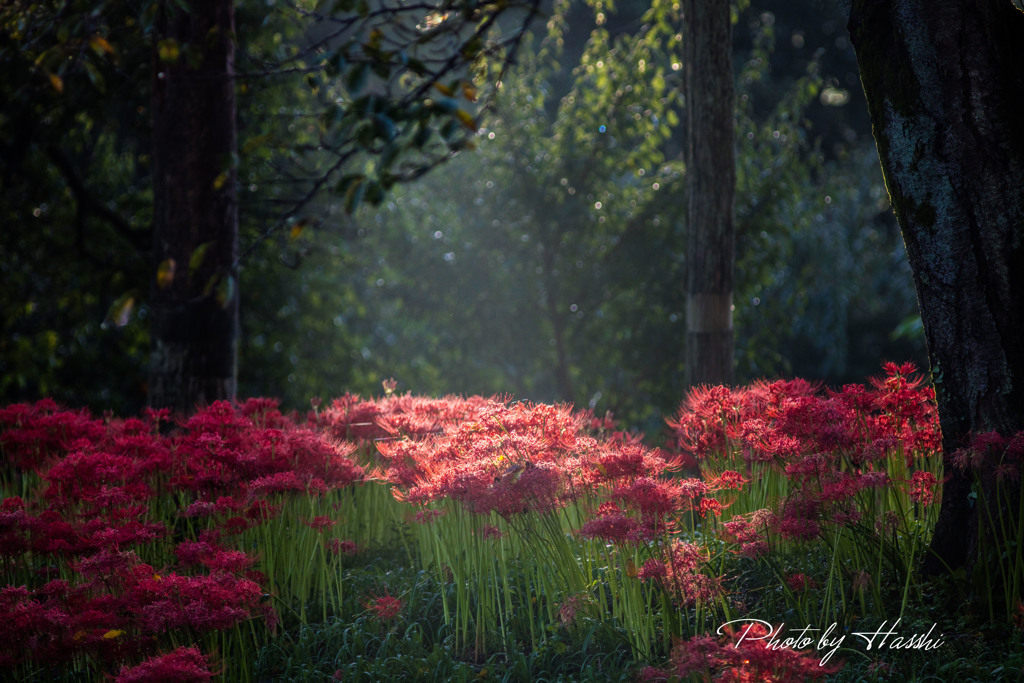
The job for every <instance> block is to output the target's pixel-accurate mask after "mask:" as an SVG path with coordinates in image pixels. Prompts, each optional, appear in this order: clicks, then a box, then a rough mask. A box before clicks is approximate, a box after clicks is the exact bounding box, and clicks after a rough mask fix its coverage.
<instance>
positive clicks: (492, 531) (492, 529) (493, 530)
mask: <svg viewBox="0 0 1024 683" xmlns="http://www.w3.org/2000/svg"><path fill="white" fill-rule="evenodd" d="M504 535H505V532H504V531H502V530H501V529H499V528H498V527H496V526H494V525H493V524H484V525H483V526H482V527H480V537H481V538H483V539H484V540H488V541H489V540H493V539H497V538H501V537H502V536H504Z"/></svg>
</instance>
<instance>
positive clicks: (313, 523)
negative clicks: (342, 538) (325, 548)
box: [302, 515, 338, 532]
mask: <svg viewBox="0 0 1024 683" xmlns="http://www.w3.org/2000/svg"><path fill="white" fill-rule="evenodd" d="M302 523H303V524H305V525H306V526H308V527H309V528H310V529H313V530H314V531H317V532H322V531H323V530H324V529H330V528H331V527H333V526H334V525H336V524H337V523H338V522H337V520H334V519H331V518H330V517H327V516H326V515H317V516H316V517H314V518H313V519H304V520H302Z"/></svg>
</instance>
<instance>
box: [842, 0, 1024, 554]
mask: <svg viewBox="0 0 1024 683" xmlns="http://www.w3.org/2000/svg"><path fill="white" fill-rule="evenodd" d="M849 27H850V33H851V36H852V39H853V44H854V47H855V48H856V51H857V60H858V62H859V64H860V72H861V82H862V85H863V87H864V92H865V94H866V95H867V100H868V106H869V110H870V115H871V120H872V125H873V128H874V135H875V141H876V143H877V146H878V154H879V157H880V159H881V162H882V169H883V171H884V174H885V180H886V186H887V187H888V190H889V197H890V200H891V203H892V206H893V209H894V211H895V213H896V217H897V219H898V220H899V223H900V227H901V228H902V230H903V237H904V241H905V243H906V247H907V256H908V259H909V261H910V265H911V268H912V269H913V272H914V282H915V284H916V287H917V296H918V301H919V304H920V307H921V320H922V322H923V324H924V332H925V337H926V339H927V342H928V354H929V358H930V362H931V370H932V377H933V381H934V384H935V390H936V396H937V400H938V407H939V419H940V422H941V425H942V440H943V448H944V450H945V454H946V473H947V476H948V477H949V479H948V480H947V482H946V484H945V487H944V490H943V496H942V508H941V511H940V515H939V521H938V525H937V527H936V529H935V534H934V537H933V541H932V549H933V550H934V552H935V557H934V558H933V559H932V562H931V566H926V569H938V568H941V567H942V566H943V564H942V563H943V562H944V563H946V564H948V565H949V566H951V567H958V566H964V565H965V564H966V566H968V567H970V566H971V565H972V564H973V562H974V560H975V559H976V553H977V540H978V520H977V519H976V518H975V516H974V515H973V511H972V502H971V500H970V499H969V498H968V494H969V493H970V486H971V484H970V481H969V479H968V478H967V477H966V476H964V475H963V474H962V473H960V472H958V471H957V470H956V469H954V468H953V467H952V466H951V463H950V461H949V458H950V456H951V455H952V454H953V452H954V451H955V450H956V449H957V448H959V447H961V446H963V445H965V442H966V440H967V439H968V435H969V434H970V433H972V432H986V431H993V430H994V431H998V432H1000V433H1002V434H1004V435H1009V434H1013V433H1014V432H1016V431H1018V430H1020V429H1024V52H1021V50H1020V40H1021V36H1024V14H1021V12H1020V11H1018V10H1017V9H1015V8H1014V7H1013V5H1012V4H1011V3H1010V2H1009V0H854V2H853V3H852V7H851V10H850V23H849ZM937 558H941V560H942V562H939V561H938V559H937Z"/></svg>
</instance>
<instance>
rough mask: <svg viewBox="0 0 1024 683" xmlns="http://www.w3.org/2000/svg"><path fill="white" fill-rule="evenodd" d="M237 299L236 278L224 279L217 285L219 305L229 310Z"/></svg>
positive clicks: (228, 277)
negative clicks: (229, 306) (230, 305)
mask: <svg viewBox="0 0 1024 683" xmlns="http://www.w3.org/2000/svg"><path fill="white" fill-rule="evenodd" d="M234 298H235V278H234V276H232V275H228V276H227V277H222V278H221V279H220V282H218V283H217V303H218V304H220V307H221V308H227V307H228V305H229V304H230V303H231V302H232V301H234Z"/></svg>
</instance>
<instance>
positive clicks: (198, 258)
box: [188, 242, 213, 276]
mask: <svg viewBox="0 0 1024 683" xmlns="http://www.w3.org/2000/svg"><path fill="white" fill-rule="evenodd" d="M212 245H213V242H203V243H202V244H200V245H199V246H198V247H196V250H195V251H193V252H192V256H191V257H189V259H188V274H189V275H190V276H192V275H195V272H196V271H197V270H199V268H200V267H201V266H202V265H203V261H204V260H205V259H206V252H208V251H209V250H210V247H211V246H212Z"/></svg>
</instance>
